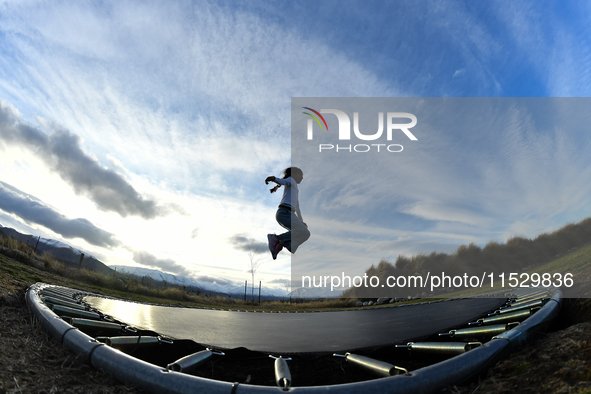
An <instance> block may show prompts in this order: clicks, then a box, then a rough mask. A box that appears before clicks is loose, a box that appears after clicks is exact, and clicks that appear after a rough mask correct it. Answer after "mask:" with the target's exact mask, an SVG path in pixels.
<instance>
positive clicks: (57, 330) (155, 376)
mask: <svg viewBox="0 0 591 394" xmlns="http://www.w3.org/2000/svg"><path fill="white" fill-rule="evenodd" d="M47 286H48V285H45V284H41V283H37V284H35V285H32V286H31V287H30V288H29V289H28V290H27V293H26V296H25V297H26V301H27V304H28V305H29V308H30V310H31V312H32V313H33V314H34V315H35V317H37V319H39V321H40V322H41V324H42V326H43V327H44V328H45V329H46V331H47V332H48V333H49V334H50V335H51V336H52V337H54V338H55V339H57V340H58V341H60V342H61V343H63V344H64V345H66V346H67V347H68V348H69V349H70V350H71V351H73V352H74V353H76V354H77V355H79V356H81V357H82V358H83V359H84V360H85V361H86V362H87V363H88V364H90V365H91V366H92V367H94V368H96V369H101V370H104V371H106V372H108V373H110V374H111V375H112V376H114V377H115V378H116V379H118V380H120V381H123V382H126V383H130V384H133V385H136V386H138V387H140V388H143V389H145V390H147V391H149V392H153V393H170V394H185V393H186V394H189V393H195V392H199V393H205V394H218V393H220V394H221V393H224V394H230V393H236V394H240V393H252V394H257V393H280V392H284V391H283V390H282V389H280V388H279V387H270V386H253V385H247V384H237V383H234V384H232V383H229V382H222V381H217V380H211V379H206V378H201V377H197V376H192V375H187V374H183V373H179V372H169V371H167V370H166V369H164V368H162V367H158V366H156V365H153V364H149V363H147V362H144V361H142V360H139V359H136V358H133V357H131V356H129V355H127V354H125V353H123V352H120V351H119V350H116V349H113V348H111V347H109V346H106V345H104V344H102V343H99V342H97V341H96V340H95V339H93V338H91V337H90V336H88V335H86V334H84V333H82V332H81V331H79V330H78V329H76V328H74V327H72V326H71V325H69V324H68V323H66V322H65V321H63V320H62V319H60V318H59V317H58V316H57V315H56V314H55V313H53V311H51V310H50V309H49V308H47V307H46V306H45V305H44V304H43V302H42V301H41V299H40V298H39V296H38V292H39V291H40V290H41V289H43V288H44V287H47ZM561 303H562V293H561V292H560V291H558V290H557V291H556V292H555V293H554V295H553V297H552V299H551V300H550V301H549V302H548V303H546V305H544V306H543V307H542V308H541V309H540V310H539V311H538V312H536V313H535V314H534V315H533V316H531V317H530V318H528V319H527V320H525V321H524V322H523V323H522V324H521V325H519V326H517V327H516V328H514V329H512V330H510V331H507V332H506V333H504V334H502V335H498V336H496V337H495V338H494V339H493V340H491V341H490V342H487V343H486V344H484V346H482V347H479V348H476V349H473V350H471V351H469V352H467V353H464V354H462V355H459V356H456V357H453V358H451V359H449V360H446V361H443V362H440V363H438V364H435V365H431V366H428V367H425V368H421V369H419V370H416V371H413V372H412V373H411V375H410V376H405V375H398V376H392V377H388V378H381V379H375V380H371V381H364V382H358V383H348V384H341V385H333V386H314V387H292V388H291V389H290V390H289V391H290V392H294V393H302V394H313V393H314V394H315V393H329V394H332V393H345V394H363V393H367V392H371V391H375V392H382V393H391V394H404V393H425V394H426V393H435V392H439V391H440V390H441V389H443V388H445V387H447V386H450V385H454V384H458V383H461V382H462V381H465V380H467V379H469V378H471V377H473V376H474V375H475V374H477V373H479V372H480V371H482V370H483V369H484V368H486V367H488V366H490V365H491V364H492V363H493V362H496V361H497V360H498V359H499V357H500V356H501V355H504V354H506V353H507V352H509V351H511V350H512V349H514V348H515V347H518V346H521V345H522V344H523V343H524V342H525V341H527V340H528V339H529V338H530V336H531V334H533V333H535V332H536V331H538V330H539V329H540V328H541V327H543V326H544V325H546V324H547V323H549V321H550V320H551V319H553V318H554V317H556V316H557V315H558V312H559V310H560V307H561Z"/></svg>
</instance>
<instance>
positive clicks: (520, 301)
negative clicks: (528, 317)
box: [501, 297, 548, 309]
mask: <svg viewBox="0 0 591 394" xmlns="http://www.w3.org/2000/svg"><path fill="white" fill-rule="evenodd" d="M547 299H548V297H536V298H528V299H526V300H518V301H517V302H514V303H512V304H510V305H509V306H507V307H505V308H510V307H515V306H521V305H524V304H527V303H529V302H533V301H538V300H541V301H545V300H547ZM501 309H504V308H501Z"/></svg>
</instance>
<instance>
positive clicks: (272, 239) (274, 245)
mask: <svg viewBox="0 0 591 394" xmlns="http://www.w3.org/2000/svg"><path fill="white" fill-rule="evenodd" d="M267 240H268V241H269V250H270V251H271V256H272V257H273V260H275V259H277V255H278V254H279V252H281V249H283V245H281V243H280V242H279V240H278V239H277V236H276V235H275V234H267Z"/></svg>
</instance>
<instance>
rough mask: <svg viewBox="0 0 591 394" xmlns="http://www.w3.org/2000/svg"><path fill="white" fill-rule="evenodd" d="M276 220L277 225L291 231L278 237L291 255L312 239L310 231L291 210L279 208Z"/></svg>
mask: <svg viewBox="0 0 591 394" xmlns="http://www.w3.org/2000/svg"><path fill="white" fill-rule="evenodd" d="M275 218H276V219H277V223H279V224H280V225H281V226H282V227H284V228H285V229H286V230H290V231H287V232H285V233H283V234H280V235H278V236H277V238H278V239H279V242H281V244H282V245H283V246H284V247H285V248H287V250H289V251H290V252H291V253H295V252H296V250H297V249H298V247H299V246H300V245H301V244H303V243H304V242H306V240H307V239H308V238H310V231H309V230H308V228H307V227H306V226H305V225H304V223H303V222H302V221H301V220H300V218H299V217H297V215H295V214H294V213H292V212H291V211H290V210H289V209H286V208H279V209H278V210H277V214H276V215H275Z"/></svg>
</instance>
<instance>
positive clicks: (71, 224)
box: [0, 182, 121, 248]
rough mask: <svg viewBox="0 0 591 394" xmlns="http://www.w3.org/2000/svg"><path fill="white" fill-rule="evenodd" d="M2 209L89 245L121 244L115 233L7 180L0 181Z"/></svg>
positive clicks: (0, 203)
mask: <svg viewBox="0 0 591 394" xmlns="http://www.w3.org/2000/svg"><path fill="white" fill-rule="evenodd" d="M0 209H2V210H3V211H5V212H8V213H12V214H14V215H17V216H19V217H20V218H22V219H23V220H25V221H27V222H29V223H37V224H40V225H42V226H45V227H47V228H48V229H50V230H52V231H54V232H56V233H58V234H60V235H61V236H62V237H64V238H70V239H71V238H81V239H83V240H85V241H86V242H88V243H89V244H92V245H96V246H101V247H107V248H112V247H116V246H119V245H120V244H121V243H120V242H119V241H118V240H117V239H116V238H115V235H113V234H111V233H109V232H107V231H104V230H101V229H100V228H98V227H96V226H95V225H93V224H92V223H91V222H90V221H88V220H87V219H82V218H78V219H68V218H67V217H65V216H64V215H62V214H61V213H59V212H56V211H55V210H54V209H53V208H51V207H49V206H47V205H45V204H44V203H43V202H42V201H41V200H39V199H37V198H35V197H33V196H31V195H28V194H26V193H23V192H22V191H20V190H18V189H17V188H15V187H12V186H11V185H8V184H6V183H4V182H0Z"/></svg>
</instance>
